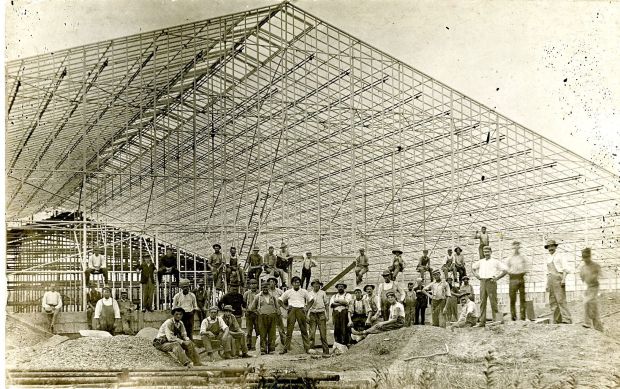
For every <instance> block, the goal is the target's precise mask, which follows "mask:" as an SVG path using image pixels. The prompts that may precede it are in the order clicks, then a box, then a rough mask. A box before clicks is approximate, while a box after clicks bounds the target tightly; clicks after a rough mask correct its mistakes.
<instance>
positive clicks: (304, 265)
mask: <svg viewBox="0 0 620 389" xmlns="http://www.w3.org/2000/svg"><path fill="white" fill-rule="evenodd" d="M317 265H318V264H317V263H316V261H315V260H314V259H313V258H312V253H311V252H310V251H308V252H307V253H306V257H305V258H304V260H303V261H302V262H301V287H302V288H304V289H308V285H310V278H311V277H312V268H313V267H315V266H317ZM304 281H305V283H306V286H305V287H304Z"/></svg>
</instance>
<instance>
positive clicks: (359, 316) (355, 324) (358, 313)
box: [348, 288, 368, 331]
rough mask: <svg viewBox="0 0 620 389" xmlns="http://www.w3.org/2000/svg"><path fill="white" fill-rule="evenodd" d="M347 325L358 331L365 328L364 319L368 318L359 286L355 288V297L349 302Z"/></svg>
mask: <svg viewBox="0 0 620 389" xmlns="http://www.w3.org/2000/svg"><path fill="white" fill-rule="evenodd" d="M348 316H349V320H348V326H349V327H350V328H353V329H356V330H358V331H363V330H365V329H366V328H368V327H366V319H367V318H368V310H367V305H366V304H365V303H364V299H363V292H362V290H361V289H360V288H355V297H353V298H352V299H351V301H350V302H349V309H348Z"/></svg>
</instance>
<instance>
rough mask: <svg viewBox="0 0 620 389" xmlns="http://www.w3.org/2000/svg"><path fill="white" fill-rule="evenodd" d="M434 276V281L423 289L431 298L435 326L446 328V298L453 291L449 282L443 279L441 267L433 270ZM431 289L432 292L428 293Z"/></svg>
mask: <svg viewBox="0 0 620 389" xmlns="http://www.w3.org/2000/svg"><path fill="white" fill-rule="evenodd" d="M433 277H434V278H435V279H434V280H433V282H431V283H430V284H428V285H427V286H426V287H425V288H424V289H423V290H424V293H426V295H427V296H428V298H430V299H431V308H432V311H431V313H432V320H433V326H435V327H444V328H445V326H446V321H445V313H446V312H445V308H446V299H447V298H448V297H450V296H451V295H452V293H451V292H450V286H449V285H448V283H447V282H446V281H444V280H442V279H441V271H439V269H436V270H435V271H434V272H433ZM429 291H430V294H429V293H428V292H429Z"/></svg>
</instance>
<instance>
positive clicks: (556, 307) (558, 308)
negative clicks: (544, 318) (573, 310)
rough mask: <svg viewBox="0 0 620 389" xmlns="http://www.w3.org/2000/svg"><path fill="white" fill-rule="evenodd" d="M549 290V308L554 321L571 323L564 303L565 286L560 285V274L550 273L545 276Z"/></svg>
mask: <svg viewBox="0 0 620 389" xmlns="http://www.w3.org/2000/svg"><path fill="white" fill-rule="evenodd" d="M547 289H548V290H549V308H551V313H552V314H553V322H554V323H566V324H570V323H572V320H571V315H570V311H569V310H568V306H567V305H566V288H565V287H564V286H562V276H561V275H556V274H550V275H549V277H547Z"/></svg>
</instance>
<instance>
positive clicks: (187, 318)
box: [172, 278, 198, 339]
mask: <svg viewBox="0 0 620 389" xmlns="http://www.w3.org/2000/svg"><path fill="white" fill-rule="evenodd" d="M189 285H190V282H189V280H188V279H186V278H183V279H182V280H181V282H179V286H180V287H181V291H180V292H179V293H177V294H175V295H174V297H173V298H172V308H176V307H181V308H183V325H184V326H185V330H186V331H187V336H188V337H189V338H190V339H193V333H194V311H197V310H198V301H196V296H195V295H194V294H193V293H192V292H190V291H189Z"/></svg>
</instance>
